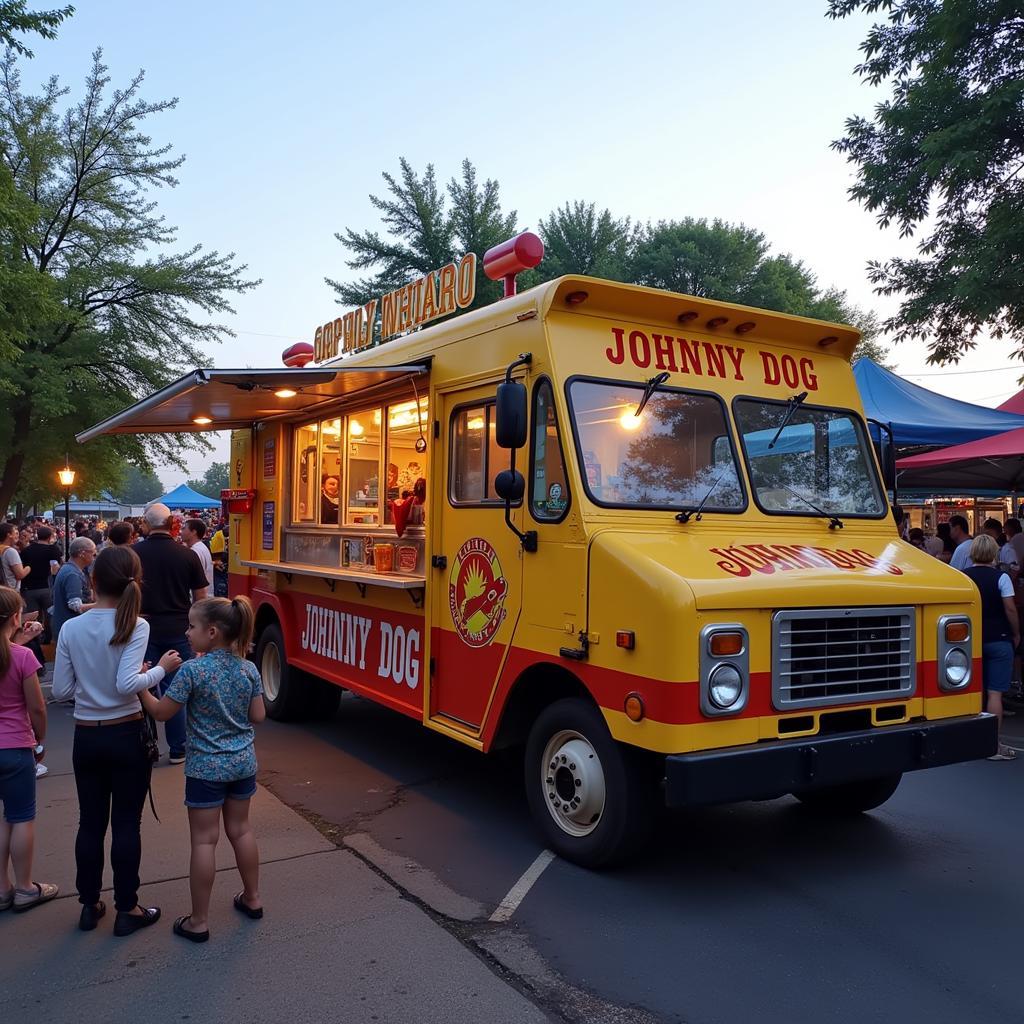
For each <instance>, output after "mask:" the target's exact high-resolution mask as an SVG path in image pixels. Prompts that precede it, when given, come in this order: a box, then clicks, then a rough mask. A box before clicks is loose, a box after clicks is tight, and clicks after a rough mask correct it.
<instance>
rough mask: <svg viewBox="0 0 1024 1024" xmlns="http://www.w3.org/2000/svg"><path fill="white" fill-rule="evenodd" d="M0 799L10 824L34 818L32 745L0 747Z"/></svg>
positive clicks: (6, 819)
mask: <svg viewBox="0 0 1024 1024" xmlns="http://www.w3.org/2000/svg"><path fill="white" fill-rule="evenodd" d="M0 803H2V804H3V805H4V821H6V822H7V824H8V825H20V824H22V822H26V821H35V819H36V758H35V755H34V754H33V753H32V748H31V747H10V748H3V749H0ZM5 866H6V865H5Z"/></svg>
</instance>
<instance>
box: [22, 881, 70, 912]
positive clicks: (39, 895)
mask: <svg viewBox="0 0 1024 1024" xmlns="http://www.w3.org/2000/svg"><path fill="white" fill-rule="evenodd" d="M32 884H33V885H34V886H35V887H36V894H35V896H29V897H26V896H25V894H24V893H23V892H18V890H17V889H15V890H14V912H15V913H16V914H23V913H24V912H25V911H26V910H31V909H32V908H33V907H38V906H39V904H40V903H49V902H50V900H52V899H55V898H56V896H57V894H58V893H59V892H60V889H59V888H58V887H57V886H56V885H52V884H51V883H50V882H33V883H32ZM19 897H20V898H21V902H20V903H19V902H18V899H19Z"/></svg>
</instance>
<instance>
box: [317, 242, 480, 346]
mask: <svg viewBox="0 0 1024 1024" xmlns="http://www.w3.org/2000/svg"><path fill="white" fill-rule="evenodd" d="M475 297H476V253H472V252H470V253H466V255H465V256H463V257H462V259H460V260H458V261H457V262H455V263H449V264H447V266H444V267H441V269H440V270H431V271H430V273H429V274H424V275H423V277H418V278H417V279H416V280H415V281H410V282H409V284H407V285H403V286H402V287H401V288H396V289H395V291H393V292H388V294H387V295H382V296H381V298H380V299H379V300H377V299H371V300H370V301H369V302H367V303H366V305H365V306H360V307H359V308H358V309H354V310H351V311H350V312H348V313H346V314H345V315H344V316H339V317H336V318H335V319H334V320H329V321H328V322H327V323H325V324H323V325H322V326H320V327H317V329H316V332H315V333H314V335H313V361H314V362H316V363H322V362H325V361H326V360H328V359H336V358H337V357H338V356H339V355H347V354H349V353H351V352H359V351H360V350H361V349H364V348H369V346H370V345H372V344H373V325H374V320H375V318H376V316H377V309H378V306H379V307H380V325H381V329H380V340H381V341H390V340H391V339H392V338H394V337H395V336H396V335H399V334H404V333H405V332H406V331H409V330H412V329H413V328H414V327H422V326H423V325H424V324H427V323H430V321H432V320H437V319H439V318H440V317H442V316H448V315H449V314H451V313H456V312H458V311H459V310H460V309H467V308H468V307H469V306H471V305H472V304H473V299H474V298H475Z"/></svg>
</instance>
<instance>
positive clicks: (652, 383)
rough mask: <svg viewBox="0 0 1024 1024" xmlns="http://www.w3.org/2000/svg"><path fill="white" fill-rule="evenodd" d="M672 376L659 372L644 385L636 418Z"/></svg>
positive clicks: (634, 414) (635, 414)
mask: <svg viewBox="0 0 1024 1024" xmlns="http://www.w3.org/2000/svg"><path fill="white" fill-rule="evenodd" d="M670 376H671V374H668V373H658V374H655V375H654V376H653V377H652V378H651V379H650V380H649V381H648V382H647V383H646V384H645V385H644V396H643V398H641V399H640V404H639V405H638V406H637V407H636V412H635V413H633V417H634V419H639V418H640V413H642V412H643V411H644V408H645V407H646V406H647V403H648V402H649V401H650V400H651V396H652V395H653V394H654V392H655V391H657V390H658V388H660V387H661V385H662V384H664V383H665V381H667V380H668V379H669V377H670ZM806 397H807V395H806V394H805V395H804V398H806Z"/></svg>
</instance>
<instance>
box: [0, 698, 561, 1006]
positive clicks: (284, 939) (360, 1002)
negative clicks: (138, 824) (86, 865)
mask: <svg viewBox="0 0 1024 1024" xmlns="http://www.w3.org/2000/svg"><path fill="white" fill-rule="evenodd" d="M72 732H73V725H72V719H71V709H70V708H69V707H66V706H60V705H51V707H50V727H49V735H48V739H47V747H48V752H47V764H48V767H49V769H50V774H49V775H48V776H47V777H46V778H44V779H42V780H40V782H39V785H38V788H37V796H38V807H39V812H38V819H37V822H38V825H37V842H36V849H37V853H36V859H35V871H34V874H35V877H36V878H38V879H42V880H44V881H52V882H57V883H58V884H59V885H60V887H61V895H60V898H59V899H57V900H55V901H54V902H52V903H50V904H47V905H45V906H41V907H37V908H34V909H33V910H31V911H29V912H27V913H24V914H14V913H12V912H5V913H3V914H0V950H2V956H0V994H2V1007H3V1020H5V1021H12V1022H21V1021H29V1020H32V1021H46V1022H48V1024H63V1022H80V1021H83V1020H84V1021H100V1020H103V1021H109V1022H112V1024H119V1022H122V1021H124V1022H129V1021H131V1022H135V1021H139V1020H145V1021H155V1022H158V1021H183V1020H186V1021H187V1020H204V1021H218V1022H220V1021H224V1022H231V1021H246V1022H267V1024H280V1022H281V1021H289V1022H302V1021H311V1022H313V1021H315V1022H318V1024H322V1022H324V1021H345V1022H349V1021H352V1022H364V1021H367V1022H369V1021H381V1022H395V1024H405V1022H413V1021H415V1022H421V1021H423V1022H428V1021H436V1022H439V1024H453V1022H462V1021H466V1022H469V1021H473V1022H476V1021H481V1020H486V1021H502V1022H506V1021H507V1022H509V1024H521V1022H528V1024H534V1022H536V1024H540V1022H543V1021H550V1020H557V1019H558V1018H557V1017H554V1016H552V1015H551V1014H550V1013H549V1011H548V1010H547V1009H545V1008H544V1007H542V1006H540V1005H538V1000H537V999H535V998H530V997H528V996H529V994H524V993H523V991H521V987H522V986H521V983H520V981H519V979H518V978H512V977H507V976H505V974H504V972H503V970H502V969H501V968H500V967H499V966H498V965H497V963H496V962H493V961H492V960H490V959H489V958H488V957H487V956H486V955H485V954H484V953H483V952H482V951H481V950H480V949H478V948H475V947H473V946H471V945H469V944H467V943H466V942H464V941H463V940H462V939H461V938H460V937H459V936H458V935H457V934H455V933H453V931H452V930H451V929H450V928H448V927H445V926H444V925H443V924H441V923H439V922H438V920H437V919H436V915H434V914H433V912H432V911H429V910H428V909H426V908H425V907H424V906H423V905H421V904H420V903H419V902H418V901H416V900H415V899H413V898H411V897H409V896H407V895H406V894H404V893H403V892H402V891H401V890H400V889H399V888H398V887H396V886H395V885H394V884H393V883H392V882H390V881H388V880H387V879H385V878H383V877H382V876H381V874H380V873H378V872H377V871H376V870H375V869H374V868H372V867H371V866H370V865H368V863H367V862H366V861H365V860H363V859H362V858H361V857H360V856H359V855H358V854H357V853H356V852H354V851H352V850H349V849H347V848H345V847H343V846H339V845H338V844H337V843H335V842H333V841H331V840H330V839H327V838H325V836H324V835H323V834H322V833H321V832H320V831H318V830H317V829H316V828H314V827H313V826H312V825H311V824H310V823H309V822H308V821H307V820H305V819H304V818H303V817H301V816H300V815H298V814H296V813H295V812H294V811H293V810H291V809H290V808H289V807H287V806H286V805H285V804H284V803H282V802H281V801H280V800H279V799H277V798H276V797H275V796H273V795H272V794H270V793H268V792H267V790H266V789H265V788H263V787H262V786H261V787H260V789H259V792H258V793H257V796H256V798H255V800H254V804H253V821H254V823H255V827H256V831H257V835H258V838H259V842H260V847H261V855H262V863H263V868H262V886H261V887H262V893H263V899H264V903H265V906H266V916H265V917H264V919H263V920H262V921H250V920H249V919H247V918H245V917H243V916H242V915H240V914H238V913H237V912H236V911H234V910H233V908H232V906H231V897H232V895H233V894H234V893H235V892H237V891H238V889H239V888H240V886H239V883H238V876H237V873H236V872H235V871H234V867H233V857H232V853H231V848H230V846H229V845H228V844H227V843H226V841H223V840H222V843H221V845H220V846H219V847H218V868H219V873H218V876H217V882H216V886H215V889H214V897H213V910H212V915H211V925H210V927H211V939H210V941H209V942H208V943H206V944H204V945H193V944H191V943H187V942H185V941H184V940H182V939H179V938H177V937H175V936H174V935H172V933H171V923H172V921H173V920H174V918H175V917H176V916H178V915H180V914H183V913H187V911H188V880H187V871H188V826H187V819H186V814H185V810H184V807H183V806H182V792H183V776H182V769H181V768H180V767H171V766H168V765H167V764H166V763H162V764H161V765H160V766H158V767H157V769H156V771H155V772H154V780H153V781H154V784H153V790H154V795H155V799H156V806H157V812H158V813H159V815H160V818H161V821H160V822H159V823H158V822H156V821H155V820H154V819H153V818H152V816H151V814H150V811H149V809H148V807H147V809H146V810H145V812H144V815H143V862H142V879H143V886H142V890H141V894H140V896H141V900H142V902H143V903H144V904H145V905H159V906H160V907H161V908H162V911H163V919H162V920H161V921H160V922H159V923H157V924H156V925H154V926H153V927H151V928H148V929H145V930H144V931H142V932H138V933H136V934H135V935H133V936H130V937H127V938H115V937H114V936H113V934H112V931H111V927H112V923H113V909H112V905H111V904H112V897H111V895H110V893H109V891H108V892H107V893H106V894H105V899H106V902H107V903H108V913H107V916H106V918H105V919H104V920H103V921H101V922H100V926H99V928H98V929H97V930H96V931H95V932H90V933H83V932H80V931H78V929H77V923H78V912H79V910H80V907H79V905H78V902H77V897H76V894H75V887H74V836H75V828H76V825H77V799H76V797H75V788H74V777H73V774H72V773H71V763H70V750H71V739H72ZM106 880H107V881H108V883H109V873H108V875H107V879H106Z"/></svg>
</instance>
